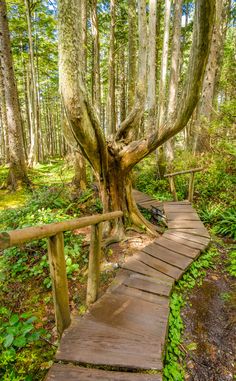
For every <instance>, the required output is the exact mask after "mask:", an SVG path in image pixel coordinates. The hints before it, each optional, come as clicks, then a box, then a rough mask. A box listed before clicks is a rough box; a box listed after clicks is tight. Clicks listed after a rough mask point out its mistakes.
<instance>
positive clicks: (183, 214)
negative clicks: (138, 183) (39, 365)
mask: <svg viewBox="0 0 236 381" xmlns="http://www.w3.org/2000/svg"><path fill="white" fill-rule="evenodd" d="M134 195H135V199H136V202H137V203H138V204H139V205H140V206H141V207H143V208H147V209H150V208H151V207H152V206H154V207H158V208H163V209H164V211H165V214H166V216H167V220H168V230H166V231H165V233H164V234H163V235H162V236H161V237H160V238H158V239H156V240H155V241H154V243H152V244H150V245H148V246H146V247H145V248H144V249H143V250H142V251H140V252H137V253H136V254H135V255H133V256H132V257H129V258H128V259H127V260H126V262H125V263H123V264H122V269H120V270H119V271H118V274H117V276H116V278H115V280H114V281H113V283H112V285H111V286H110V287H109V289H108V290H107V292H106V293H105V294H104V295H103V296H102V297H101V298H100V299H99V300H98V301H97V302H96V303H94V304H93V305H92V306H91V308H90V310H89V312H88V313H87V314H86V315H84V316H83V317H77V318H75V319H74V320H73V321H72V324H71V326H70V327H69V328H68V329H67V330H66V331H65V332H64V334H63V336H62V339H61V343H60V346H59V349H58V351H57V354H56V359H55V361H56V363H55V364H54V365H53V367H52V368H51V369H50V371H49V373H48V375H47V377H46V379H45V381H55V380H58V381H65V380H70V381H87V380H90V381H93V380H101V381H112V380H113V381H116V380H117V381H118V380H121V381H129V380H131V381H152V380H156V381H160V380H162V369H163V356H164V348H165V341H166V336H167V331H168V316H169V300H170V294H171V290H172V287H173V285H174V283H175V281H176V280H178V279H179V278H181V276H182V275H183V273H184V272H185V271H186V269H187V268H188V267H189V266H190V265H191V263H192V262H193V260H194V259H196V258H197V257H198V256H199V254H200V252H201V251H202V250H204V249H205V248H206V247H207V246H208V244H209V242H210V237H209V234H208V232H207V230H206V229H205V227H204V226H203V224H202V222H201V221H200V219H199V217H198V215H197V213H196V211H195V210H194V209H193V207H192V206H191V204H190V203H189V202H188V201H182V202H164V203H160V202H157V201H156V200H154V199H151V197H150V196H147V195H144V194H143V193H141V192H138V191H134ZM84 365H86V366H87V365H89V366H90V368H87V367H86V366H84ZM101 367H103V368H104V369H106V370H100V369H98V368H101ZM145 370H157V371H158V372H157V374H153V375H151V374H147V372H146V373H145V372H144V371H145Z"/></svg>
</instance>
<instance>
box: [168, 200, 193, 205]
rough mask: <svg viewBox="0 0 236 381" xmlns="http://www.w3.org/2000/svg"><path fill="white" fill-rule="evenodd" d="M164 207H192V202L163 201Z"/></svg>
mask: <svg viewBox="0 0 236 381" xmlns="http://www.w3.org/2000/svg"><path fill="white" fill-rule="evenodd" d="M163 202H164V205H190V202H189V201H188V200H182V201H163Z"/></svg>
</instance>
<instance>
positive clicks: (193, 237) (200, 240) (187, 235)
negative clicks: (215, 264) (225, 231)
mask: <svg viewBox="0 0 236 381" xmlns="http://www.w3.org/2000/svg"><path fill="white" fill-rule="evenodd" d="M168 234H171V235H175V236H177V237H180V238H185V239H186V240H188V241H193V242H198V243H201V244H203V245H206V246H207V245H208V244H209V242H210V240H209V238H205V237H199V236H197V235H194V234H192V233H191V229H189V233H182V232H176V231H175V232H172V231H171V232H170V231H168Z"/></svg>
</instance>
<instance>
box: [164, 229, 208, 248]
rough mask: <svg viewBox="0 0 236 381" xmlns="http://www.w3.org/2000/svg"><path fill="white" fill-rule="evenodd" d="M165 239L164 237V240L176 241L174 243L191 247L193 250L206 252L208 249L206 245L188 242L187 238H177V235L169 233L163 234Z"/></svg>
mask: <svg viewBox="0 0 236 381" xmlns="http://www.w3.org/2000/svg"><path fill="white" fill-rule="evenodd" d="M163 237H164V238H167V239H168V240H171V241H174V242H178V243H181V244H182V245H184V246H188V247H191V248H193V249H199V250H204V249H205V247H206V245H205V244H204V245H203V244H201V243H198V242H192V241H188V240H187V239H185V238H181V237H177V236H176V235H174V234H171V233H168V232H167V233H164V234H163Z"/></svg>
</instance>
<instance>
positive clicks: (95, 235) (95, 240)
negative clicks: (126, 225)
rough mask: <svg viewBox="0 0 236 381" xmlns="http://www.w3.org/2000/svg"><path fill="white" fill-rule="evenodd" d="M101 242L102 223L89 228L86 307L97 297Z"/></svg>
mask: <svg viewBox="0 0 236 381" xmlns="http://www.w3.org/2000/svg"><path fill="white" fill-rule="evenodd" d="M101 242H102V223H99V224H96V225H92V226H91V240H90V252H89V267H88V284H87V299H86V302H87V305H89V304H91V303H94V302H95V301H96V300H97V297H98V288H99V276H100V260H101Z"/></svg>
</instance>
